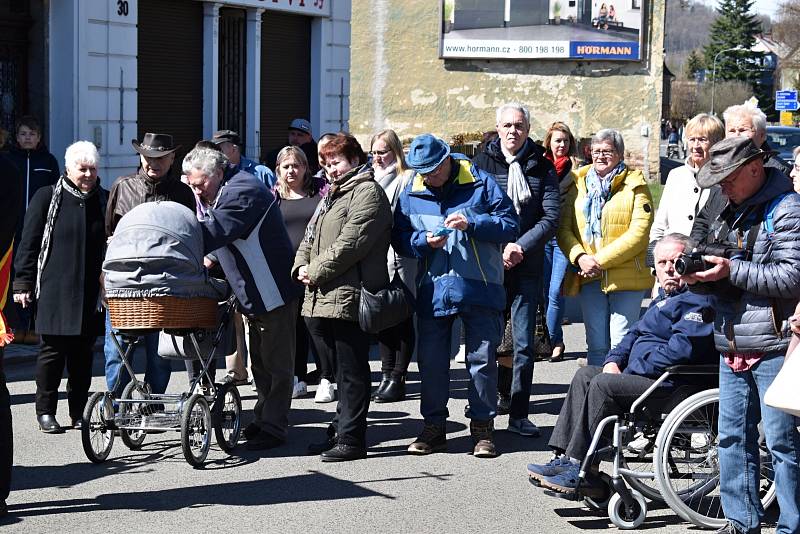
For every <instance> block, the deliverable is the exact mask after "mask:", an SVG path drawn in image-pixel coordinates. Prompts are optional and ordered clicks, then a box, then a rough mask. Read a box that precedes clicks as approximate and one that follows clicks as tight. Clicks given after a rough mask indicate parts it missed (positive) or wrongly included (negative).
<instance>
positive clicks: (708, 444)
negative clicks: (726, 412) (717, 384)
mask: <svg viewBox="0 0 800 534" xmlns="http://www.w3.org/2000/svg"><path fill="white" fill-rule="evenodd" d="M718 419H719V389H710V390H707V391H702V392H700V393H697V394H695V395H692V396H691V397H689V398H688V399H686V400H685V401H683V402H682V403H680V404H679V405H678V406H676V407H675V409H674V410H673V411H672V412H671V413H670V414H669V416H668V417H667V419H666V420H665V421H664V424H663V425H662V426H661V430H660V431H659V433H658V438H657V439H656V447H657V450H660V451H661V452H660V453H659V457H658V458H657V459H656V461H655V462H654V464H655V465H654V467H655V471H656V478H657V480H658V482H659V486H660V488H661V491H662V495H663V496H664V501H665V502H666V503H667V504H668V505H669V507H670V508H672V510H673V511H674V512H675V513H677V514H678V515H679V516H681V517H682V518H683V519H685V520H686V521H689V522H691V523H694V524H695V525H697V526H698V527H701V528H709V529H710V528H721V527H723V526H724V525H725V524H726V519H725V513H724V512H723V510H722V502H721V500H720V494H719V457H718V454H717V445H718V443H719V441H718V436H717V421H718ZM759 450H760V456H761V468H760V470H761V481H760V489H759V496H760V498H761V504H762V506H763V507H764V508H768V507H769V505H770V504H772V501H774V500H775V491H776V489H775V484H774V472H773V468H772V460H771V457H770V454H769V451H768V449H767V447H766V444H765V443H764V442H763V439H762V440H760V441H759Z"/></svg>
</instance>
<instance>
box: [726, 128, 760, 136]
mask: <svg viewBox="0 0 800 534" xmlns="http://www.w3.org/2000/svg"><path fill="white" fill-rule="evenodd" d="M748 132H755V130H754V129H753V128H745V127H741V128H729V129H728V133H731V134H736V135H746V134H747V133H748Z"/></svg>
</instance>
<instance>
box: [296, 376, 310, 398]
mask: <svg viewBox="0 0 800 534" xmlns="http://www.w3.org/2000/svg"><path fill="white" fill-rule="evenodd" d="M307 394H308V385H307V384H306V383H305V382H303V381H302V380H297V377H294V387H293V388H292V398H293V399H298V398H300V397H305V396H306V395H307Z"/></svg>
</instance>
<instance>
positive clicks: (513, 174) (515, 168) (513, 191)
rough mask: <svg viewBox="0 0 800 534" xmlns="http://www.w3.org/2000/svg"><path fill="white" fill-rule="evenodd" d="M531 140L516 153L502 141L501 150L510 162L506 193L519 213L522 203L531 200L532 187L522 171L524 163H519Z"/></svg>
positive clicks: (507, 161)
mask: <svg viewBox="0 0 800 534" xmlns="http://www.w3.org/2000/svg"><path fill="white" fill-rule="evenodd" d="M530 142H531V140H530V139H527V140H526V141H525V144H524V145H522V147H521V148H520V149H519V150H518V151H517V153H516V154H511V152H509V151H508V150H506V147H504V146H503V143H502V142H501V143H500V150H501V151H502V152H503V156H505V158H506V163H508V186H507V188H506V189H507V190H506V193H507V194H508V197H509V198H510V199H511V201H512V202H513V203H514V209H515V210H516V211H517V214H519V213H520V210H521V209H522V205H523V204H527V203H528V202H529V201H530V200H531V188H530V186H529V185H528V180H527V179H526V178H525V174H524V173H523V172H522V165H520V163H519V162H520V159H521V157H522V155H523V153H524V152H525V149H526V148H527V146H528V143H530Z"/></svg>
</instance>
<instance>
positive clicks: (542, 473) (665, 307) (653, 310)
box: [528, 234, 719, 497]
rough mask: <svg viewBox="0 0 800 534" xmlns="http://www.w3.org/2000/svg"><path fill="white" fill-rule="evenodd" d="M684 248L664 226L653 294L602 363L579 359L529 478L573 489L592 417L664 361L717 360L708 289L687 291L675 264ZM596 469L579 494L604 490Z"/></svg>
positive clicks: (634, 389)
mask: <svg viewBox="0 0 800 534" xmlns="http://www.w3.org/2000/svg"><path fill="white" fill-rule="evenodd" d="M692 248H693V243H691V242H690V239H689V238H688V237H686V236H684V235H682V234H669V235H667V236H665V237H663V238H662V239H661V240H660V241H659V242H658V243H657V244H656V247H655V250H654V251H653V255H654V258H655V270H656V278H657V279H658V283H659V285H660V290H659V296H658V297H657V298H656V299H654V300H653V302H652V303H651V304H650V307H649V308H648V309H647V311H646V312H645V314H644V315H643V316H642V318H641V319H640V320H639V321H638V322H637V323H636V324H635V325H634V326H633V327H632V328H631V329H630V331H629V332H628V334H627V335H626V336H625V337H624V338H623V339H622V341H621V342H620V343H619V344H618V345H617V346H616V347H615V348H614V349H612V350H611V351H610V352H609V354H608V356H607V358H606V360H605V364H604V365H603V367H598V366H587V367H583V368H581V369H579V370H578V372H577V373H576V374H575V377H574V378H573V379H572V383H571V384H570V387H569V391H568V392H567V397H566V399H565V401H564V405H563V406H562V407H561V412H560V413H559V416H558V421H557V422H556V426H555V428H554V429H553V434H552V436H551V437H550V442H549V444H548V445H549V446H550V447H551V448H552V449H553V451H554V455H553V458H552V459H551V460H550V461H549V462H547V463H546V464H529V465H528V473H529V475H530V477H531V480H532V482H534V483H535V484H537V485H539V486H541V487H543V488H546V489H549V490H552V491H555V492H558V493H564V494H574V493H575V492H576V486H577V485H578V478H579V472H580V464H581V461H582V460H583V458H584V457H585V456H586V453H587V451H588V450H589V445H590V443H591V439H592V436H593V435H594V432H595V430H596V429H597V427H598V424H599V423H600V421H602V420H603V419H604V418H606V417H608V416H611V415H623V414H624V413H626V412H628V411H629V409H630V408H631V405H632V404H633V402H634V401H635V400H636V399H637V398H638V397H639V396H640V395H641V394H642V393H644V392H645V391H646V390H647V389H648V388H649V387H650V386H652V385H653V383H654V382H655V381H656V379H657V378H658V377H659V376H660V375H662V374H663V372H664V370H665V369H666V368H667V367H669V366H672V365H680V364H700V363H715V362H716V361H717V359H718V358H719V354H718V353H717V352H716V350H715V349H714V339H713V331H714V329H713V327H714V317H715V312H714V300H713V297H711V296H710V295H707V294H700V293H697V292H694V291H692V290H691V288H690V287H688V286H686V285H684V284H682V283H681V281H680V275H679V274H678V273H677V272H676V271H675V263H674V262H675V260H676V259H677V258H678V257H679V256H680V255H681V254H682V253H683V252H684V250H685V251H687V252H688V251H691V250H692ZM675 385H676V384H675V383H674V382H672V381H665V382H663V383H662V385H661V386H659V387H658V388H656V390H655V391H654V392H653V393H652V394H651V395H650V397H649V398H648V403H649V404H654V403H655V404H658V403H659V402H662V403H663V401H665V400H666V399H667V398H669V396H670V394H671V392H672V391H673V388H674V386H675ZM597 475H598V466H597V465H595V466H593V467H592V469H591V470H590V471H589V472H588V473H587V475H586V477H585V479H584V480H582V481H581V483H580V487H581V494H582V495H583V496H587V497H592V496H593V493H597V494H598V495H600V494H602V492H603V491H605V487H604V485H603V484H602V482H601V481H600V480H599V479H598V477H597Z"/></svg>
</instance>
